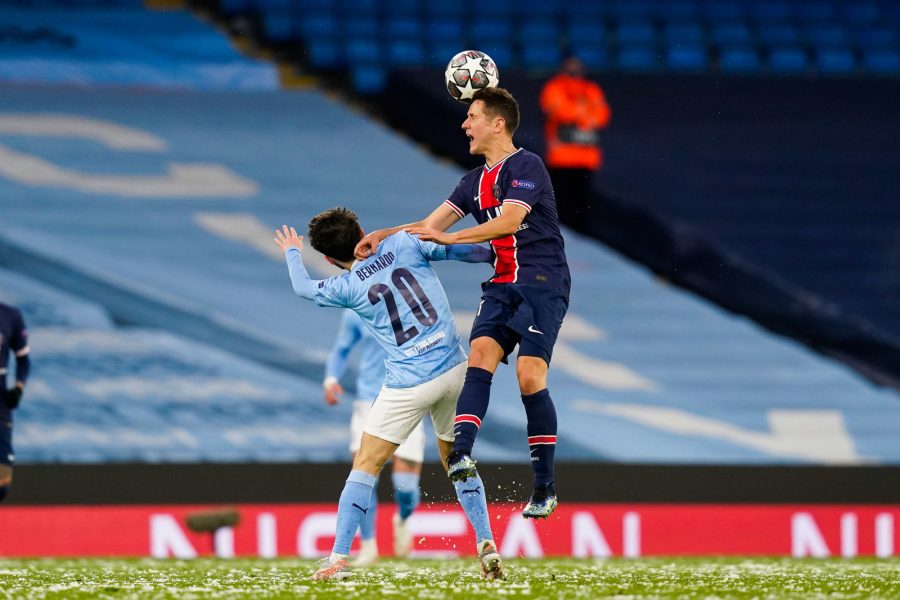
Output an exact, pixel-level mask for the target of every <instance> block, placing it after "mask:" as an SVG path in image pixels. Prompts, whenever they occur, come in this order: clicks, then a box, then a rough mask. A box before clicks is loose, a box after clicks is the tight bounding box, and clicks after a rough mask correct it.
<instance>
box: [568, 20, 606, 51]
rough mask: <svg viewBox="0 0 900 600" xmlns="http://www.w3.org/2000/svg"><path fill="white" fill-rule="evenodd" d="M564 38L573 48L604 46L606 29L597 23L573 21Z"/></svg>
mask: <svg viewBox="0 0 900 600" xmlns="http://www.w3.org/2000/svg"><path fill="white" fill-rule="evenodd" d="M566 37H567V38H568V39H569V43H570V44H571V45H573V46H580V45H597V44H605V43H606V27H605V26H604V25H603V24H602V23H598V22H584V23H581V22H574V21H573V22H572V23H570V24H569V27H568V30H567V32H566Z"/></svg>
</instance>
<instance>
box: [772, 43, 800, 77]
mask: <svg viewBox="0 0 900 600" xmlns="http://www.w3.org/2000/svg"><path fill="white" fill-rule="evenodd" d="M769 70H770V71H771V72H772V73H778V74H783V75H797V74H802V73H806V72H807V71H808V70H809V57H807V55H806V51H805V50H803V49H802V48H799V47H796V46H794V47H783V48H772V49H771V50H770V51H769Z"/></svg>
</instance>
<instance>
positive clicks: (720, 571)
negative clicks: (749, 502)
mask: <svg viewBox="0 0 900 600" xmlns="http://www.w3.org/2000/svg"><path fill="white" fill-rule="evenodd" d="M314 565H315V563H313V562H311V561H304V560H296V559H277V560H261V559H253V560H245V559H235V560H216V559H198V560H190V561H176V560H171V561H168V560H150V559H134V560H124V559H84V560H65V559H34V560H0V598H41V599H45V598H46V599H55V598H66V599H69V598H178V599H189V598H304V599H309V600H319V599H329V598H397V599H398V600H403V599H406V598H427V599H434V600H437V599H444V598H459V599H463V598H546V599H554V600H556V599H563V598H620V599H626V598H628V599H637V598H760V599H763V598H766V599H767V598H840V599H848V598H860V599H863V598H865V599H869V598H885V599H887V598H900V560H898V559H890V560H875V559H855V560H841V559H828V560H817V559H805V560H792V559H781V558H771V559H764V558H744V559H741V558H688V559H685V558H680V559H664V558H656V559H632V560H625V559H615V560H606V561H593V560H571V559H544V560H524V559H521V560H510V561H507V569H508V578H507V580H506V581H501V582H485V581H483V580H482V579H481V577H480V574H479V571H478V568H477V565H476V563H475V561H474V560H473V559H469V560H462V559H460V560H456V559H452V560H407V561H393V560H385V561H383V562H381V563H379V564H378V565H376V566H374V567H370V568H368V569H359V570H358V571H357V572H356V573H357V574H356V575H355V576H354V578H353V579H350V580H347V581H343V582H337V583H313V582H311V581H310V580H309V576H310V574H311V573H312V570H313V568H314Z"/></svg>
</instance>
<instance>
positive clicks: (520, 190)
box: [503, 156, 552, 212]
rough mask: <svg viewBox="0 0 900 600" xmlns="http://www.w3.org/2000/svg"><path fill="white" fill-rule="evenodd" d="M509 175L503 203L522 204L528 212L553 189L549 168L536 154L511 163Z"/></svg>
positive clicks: (508, 169)
mask: <svg viewBox="0 0 900 600" xmlns="http://www.w3.org/2000/svg"><path fill="white" fill-rule="evenodd" d="M507 177H508V178H509V184H508V186H507V189H506V194H505V195H506V197H505V198H504V199H503V204H511V205H516V206H521V207H522V208H524V209H525V210H526V211H528V212H531V209H532V208H534V206H535V205H536V204H537V203H538V201H540V199H541V197H543V196H544V195H546V194H548V193H549V192H550V190H551V189H552V188H551V185H550V176H549V175H548V174H547V169H545V168H544V164H543V163H542V162H541V160H540V159H539V158H537V157H536V156H535V157H531V158H529V159H527V160H522V161H519V162H516V163H513V164H511V165H509V167H507Z"/></svg>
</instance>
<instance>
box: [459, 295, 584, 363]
mask: <svg viewBox="0 0 900 600" xmlns="http://www.w3.org/2000/svg"><path fill="white" fill-rule="evenodd" d="M481 289H482V290H483V291H484V293H483V294H482V295H481V304H480V305H479V306H478V313H477V314H476V315H475V323H474V324H473V325H472V334H471V335H470V336H469V341H470V342H471V341H472V340H474V339H475V338H479V337H485V336H487V337H489V338H492V339H493V340H495V341H496V342H497V343H498V344H500V347H501V348H503V362H507V359H508V357H509V355H510V354H511V353H512V351H513V350H514V349H515V347H516V344H518V346H519V356H537V357H540V358H543V359H544V360H545V361H546V362H547V364H548V365H549V364H550V358H551V356H552V355H553V346H554V345H555V344H556V337H557V336H558V335H559V328H560V326H562V322H563V317H565V316H566V311H567V310H568V309H569V293H568V291H567V290H561V289H558V288H551V287H546V286H541V285H529V284H524V283H484V284H482V286H481Z"/></svg>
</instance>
